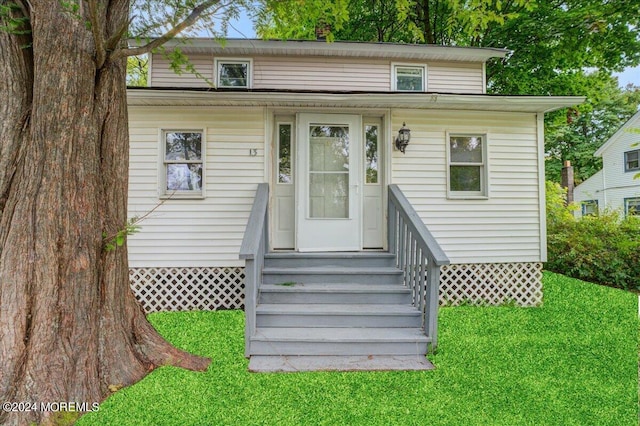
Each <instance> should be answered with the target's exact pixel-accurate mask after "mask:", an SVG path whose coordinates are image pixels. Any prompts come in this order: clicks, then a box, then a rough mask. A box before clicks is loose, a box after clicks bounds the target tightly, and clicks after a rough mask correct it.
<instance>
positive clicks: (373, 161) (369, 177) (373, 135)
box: [364, 124, 378, 183]
mask: <svg viewBox="0 0 640 426" xmlns="http://www.w3.org/2000/svg"><path fill="white" fill-rule="evenodd" d="M364 158H365V167H366V180H365V182H366V183H378V126H376V125H372V124H371V125H367V126H366V127H365V141H364Z"/></svg>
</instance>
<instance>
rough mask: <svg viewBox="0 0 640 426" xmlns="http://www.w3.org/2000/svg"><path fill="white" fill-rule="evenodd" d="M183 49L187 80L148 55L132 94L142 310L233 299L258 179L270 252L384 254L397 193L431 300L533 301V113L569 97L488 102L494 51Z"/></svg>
mask: <svg viewBox="0 0 640 426" xmlns="http://www.w3.org/2000/svg"><path fill="white" fill-rule="evenodd" d="M170 48H171V46H169V49H170ZM180 49H181V50H182V52H183V53H185V54H186V55H188V56H189V58H190V59H191V61H192V63H193V64H194V65H195V68H196V69H197V71H198V73H199V74H200V76H196V75H194V74H192V73H188V72H185V73H183V74H180V75H177V74H176V73H174V71H172V70H171V69H170V67H169V63H168V61H167V60H166V59H164V58H163V57H162V56H161V55H159V54H154V55H152V56H151V60H150V72H149V87H148V88H132V89H130V90H129V91H128V103H129V123H130V135H131V151H130V165H131V166H130V184H129V214H130V215H131V216H133V215H141V214H144V213H146V212H148V211H150V210H152V209H154V208H156V206H158V204H159V203H162V205H160V206H159V207H157V208H156V210H155V211H154V212H153V213H152V214H151V215H150V216H149V217H148V218H147V219H145V221H144V223H142V230H141V232H140V233H138V234H136V235H134V236H132V237H131V238H130V239H129V244H128V247H129V259H130V260H129V262H130V267H131V271H132V272H131V276H132V283H133V286H134V289H135V291H136V293H137V294H138V296H139V297H140V298H141V300H143V302H144V303H145V305H146V307H147V309H149V310H155V309H174V308H175V309H182V308H195V309H210V308H215V307H235V306H238V305H239V304H241V303H242V289H241V288H240V287H241V285H242V282H243V277H244V275H243V273H244V271H243V268H244V265H245V263H244V260H241V259H240V258H239V255H238V254H239V249H240V244H241V242H242V240H243V236H244V230H245V227H246V225H247V220H248V217H249V213H250V211H251V208H252V203H253V200H254V196H255V193H256V188H257V185H258V184H259V183H268V184H269V187H270V199H269V217H270V223H269V247H270V249H271V250H292V251H361V250H385V249H387V229H386V223H387V220H386V215H387V196H388V191H387V187H388V185H390V184H397V185H398V186H399V188H400V189H401V190H402V191H403V192H404V194H405V195H406V197H407V199H408V200H409V201H410V203H411V204H412V205H413V207H414V208H415V210H416V211H417V212H418V214H419V216H420V218H421V219H422V221H423V222H424V223H425V224H426V226H427V227H428V229H429V230H430V231H431V233H432V234H433V235H434V237H435V238H436V240H437V241H438V243H439V244H440V245H441V247H442V248H443V250H444V251H445V253H446V255H447V256H448V257H449V259H450V261H451V265H448V266H446V267H443V270H442V274H441V297H442V299H443V301H447V300H449V301H453V302H456V301H460V300H465V299H476V300H477V299H485V300H489V301H500V300H505V299H509V300H516V301H517V302H518V303H521V304H524V305H535V304H538V303H540V302H541V299H542V289H541V282H540V280H541V270H542V263H543V262H544V261H545V260H546V256H547V253H546V223H545V197H544V182H545V176H544V134H543V129H544V126H543V119H544V114H545V113H546V112H548V111H553V110H556V109H559V108H563V107H568V106H572V105H576V104H578V103H580V102H582V101H583V98H579V97H552V96H499V95H488V94H487V93H486V72H485V65H486V63H487V61H490V60H503V59H504V58H505V57H506V56H507V54H508V51H507V50H504V49H493V48H460V47H443V46H430V45H399V44H387V43H356V42H334V43H326V42H324V41H263V40H228V41H227V42H226V43H225V44H224V47H223V46H221V45H219V44H217V43H216V42H214V41H212V40H205V39H201V40H195V41H193V42H191V43H190V44H185V45H181V46H180ZM203 77H204V78H203ZM636 118H637V117H636ZM404 125H406V127H407V128H409V129H410V132H411V139H410V144H409V145H408V147H407V148H406V152H405V153H402V152H400V151H399V150H397V149H396V148H395V146H394V141H395V139H396V136H397V134H398V131H399V129H400V128H402V127H403V126H404ZM618 137H619V138H622V137H623V136H621V135H618ZM338 142H339V143H338ZM336 143H338V145H339V146H337V145H336ZM627 150H632V148H628V149H627ZM616 152H617V151H616ZM620 152H622V151H620ZM635 152H637V151H635ZM620 155H621V154H620ZM310 158H311V159H312V160H309V159H310ZM313 159H315V160H313ZM621 161H622V158H620V159H619V162H621ZM627 163H628V164H630V165H631V166H633V163H632V162H631V157H629V159H628V160H627ZM635 164H636V166H637V160H636V163H635ZM631 168H633V167H631ZM622 174H624V175H625V177H626V176H628V175H629V176H630V175H631V174H632V173H626V172H623V173H622ZM637 195H638V193H637V191H636V196H637ZM630 197H631V196H630ZM603 203H604V202H603ZM335 218H340V219H341V220H334V219H335ZM342 219H345V220H342ZM214 293H215V294H214Z"/></svg>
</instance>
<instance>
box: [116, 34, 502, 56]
mask: <svg viewBox="0 0 640 426" xmlns="http://www.w3.org/2000/svg"><path fill="white" fill-rule="evenodd" d="M129 43H130V44H131V45H132V46H140V45H144V44H145V43H144V42H143V41H140V40H130V41H129ZM165 47H167V48H169V49H171V48H173V47H180V49H181V50H182V51H183V52H185V53H210V54H224V55H249V54H253V55H271V56H272V55H298V56H304V55H309V56H344V57H367V58H385V59H400V60H401V59H407V60H409V59H411V60H453V61H469V62H486V61H487V60H489V59H492V58H505V57H507V56H508V55H509V54H510V53H511V51H510V50H508V49H499V48H491V47H482V48H480V47H458V46H440V45H427V44H402V43H371V42H353V41H335V42H331V43H329V42H326V41H319V40H259V39H258V40H256V39H227V40H224V41H220V40H216V39H210V38H193V39H173V40H170V41H168V42H167V43H165Z"/></svg>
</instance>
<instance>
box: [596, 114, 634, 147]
mask: <svg viewBox="0 0 640 426" xmlns="http://www.w3.org/2000/svg"><path fill="white" fill-rule="evenodd" d="M637 119H640V111H638V112H636V113H635V114H634V115H633V116H632V117H631V118H630V119H628V120H627V121H626V122H625V123H624V124H623V125H622V127H620V129H618V131H617V132H615V133H614V134H613V136H611V137H610V138H609V139H607V141H606V142H605V143H604V144H603V145H602V146H601V147H600V148H598V150H597V151H596V152H594V153H593V156H594V157H602V155H603V154H604V152H605V151H606V150H607V149H608V148H609V147H610V146H611V145H613V144H614V143H615V140H616V139H618V138H619V137H620V136H621V135H622V134H623V133H625V132H627V131H628V130H629V128H631V126H632V124H633V123H634V122H635V121H636V120H637Z"/></svg>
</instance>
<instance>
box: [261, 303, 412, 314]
mask: <svg viewBox="0 0 640 426" xmlns="http://www.w3.org/2000/svg"><path fill="white" fill-rule="evenodd" d="M256 313H258V314H274V315H278V314H288V315H290V314H303V315H304V314H306V315H323V314H329V315H334V314H343V315H380V316H384V315H399V314H400V315H416V316H418V315H420V312H419V311H418V310H417V309H416V308H414V307H413V306H411V305H400V304H389V305H373V304H364V303H363V304H328V303H321V304H309V303H287V304H285V303H277V304H275V303H273V304H272V303H261V304H259V305H258V306H257V308H256Z"/></svg>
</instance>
